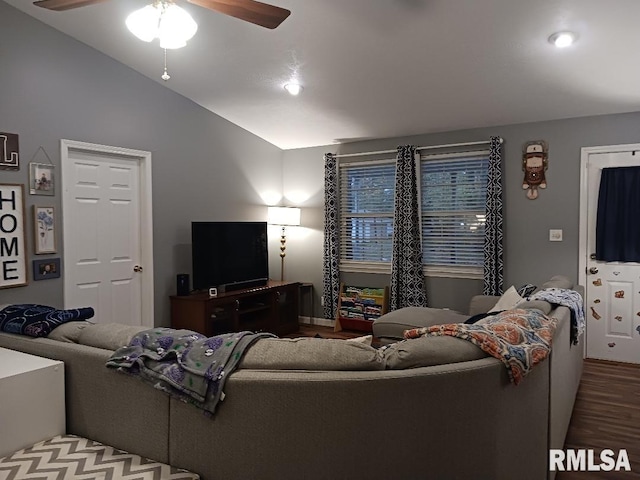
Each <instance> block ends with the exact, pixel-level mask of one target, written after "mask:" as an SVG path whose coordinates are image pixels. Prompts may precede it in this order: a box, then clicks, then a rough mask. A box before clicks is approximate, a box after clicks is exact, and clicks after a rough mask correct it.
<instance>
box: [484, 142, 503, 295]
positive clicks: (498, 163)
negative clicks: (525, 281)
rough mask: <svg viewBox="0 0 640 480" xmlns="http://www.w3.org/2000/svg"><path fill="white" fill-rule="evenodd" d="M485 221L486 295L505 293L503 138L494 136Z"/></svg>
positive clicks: (490, 157) (491, 143) (491, 145)
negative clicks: (503, 288) (503, 284)
mask: <svg viewBox="0 0 640 480" xmlns="http://www.w3.org/2000/svg"><path fill="white" fill-rule="evenodd" d="M485 210H486V211H485V214H486V218H487V221H486V223H485V225H484V287H483V290H482V293H483V295H502V283H503V275H504V261H503V258H502V257H503V246H502V139H501V138H500V137H491V140H490V145H489V178H488V180H487V203H486V209H485Z"/></svg>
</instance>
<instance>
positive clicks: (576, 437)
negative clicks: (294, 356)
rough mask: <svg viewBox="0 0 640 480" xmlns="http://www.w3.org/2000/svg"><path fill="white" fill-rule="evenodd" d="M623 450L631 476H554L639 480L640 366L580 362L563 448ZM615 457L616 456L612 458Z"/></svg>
mask: <svg viewBox="0 0 640 480" xmlns="http://www.w3.org/2000/svg"><path fill="white" fill-rule="evenodd" d="M315 335H320V336H321V337H323V338H353V337H358V336H361V335H365V333H363V332H350V331H342V332H334V331H333V328H330V327H321V326H315V325H300V332H298V334H297V335H295V336H307V337H313V336H315ZM568 448H571V449H578V448H586V449H593V450H594V451H595V453H596V462H595V463H600V461H599V455H600V451H601V450H603V449H606V448H608V449H611V450H613V451H614V452H615V454H616V455H617V454H618V451H619V450H621V449H625V450H626V451H627V455H628V456H629V462H630V463H631V472H624V471H623V472H558V474H557V476H556V479H557V480H601V479H602V480H614V479H615V480H640V365H631V364H626V363H614V362H604V361H600V360H589V359H588V360H585V362H584V371H583V374H582V379H581V381H580V388H579V389H578V395H577V397H576V402H575V405H574V408H573V415H572V417H571V424H570V425H569V431H568V432H567V438H566V442H565V449H568ZM616 458H617V457H616Z"/></svg>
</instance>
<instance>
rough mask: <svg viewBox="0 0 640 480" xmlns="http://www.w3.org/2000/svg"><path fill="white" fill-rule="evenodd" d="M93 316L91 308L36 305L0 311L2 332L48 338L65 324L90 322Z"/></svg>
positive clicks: (28, 304)
mask: <svg viewBox="0 0 640 480" xmlns="http://www.w3.org/2000/svg"><path fill="white" fill-rule="evenodd" d="M93 315H94V311H93V308H91V307H83V308H70V309H67V310H59V309H57V308H54V307H49V306H48V305H38V304H34V303H22V304H18V305H9V306H7V307H5V308H3V309H2V310H0V330H1V331H3V332H7V333H17V334H19V335H28V336H30V337H46V336H47V335H49V334H50V333H51V331H52V330H53V329H54V328H56V327H59V326H60V325H62V324H63V323H66V322H71V321H74V320H88V319H89V318H91V317H93Z"/></svg>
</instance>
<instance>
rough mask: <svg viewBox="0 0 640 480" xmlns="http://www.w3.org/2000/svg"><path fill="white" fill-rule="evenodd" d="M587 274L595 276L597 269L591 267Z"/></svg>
mask: <svg viewBox="0 0 640 480" xmlns="http://www.w3.org/2000/svg"><path fill="white" fill-rule="evenodd" d="M589 273H590V274H591V275H595V274H596V273H598V268H597V267H591V268H590V269H589Z"/></svg>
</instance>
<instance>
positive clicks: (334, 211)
mask: <svg viewBox="0 0 640 480" xmlns="http://www.w3.org/2000/svg"><path fill="white" fill-rule="evenodd" d="M323 262H324V263H323V268H322V290H323V295H324V317H325V318H329V319H334V318H336V311H337V309H338V296H339V295H340V271H339V269H338V265H339V262H340V250H339V232H338V167H337V164H336V158H335V157H334V156H333V155H332V154H331V153H327V154H325V156H324V258H323Z"/></svg>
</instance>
